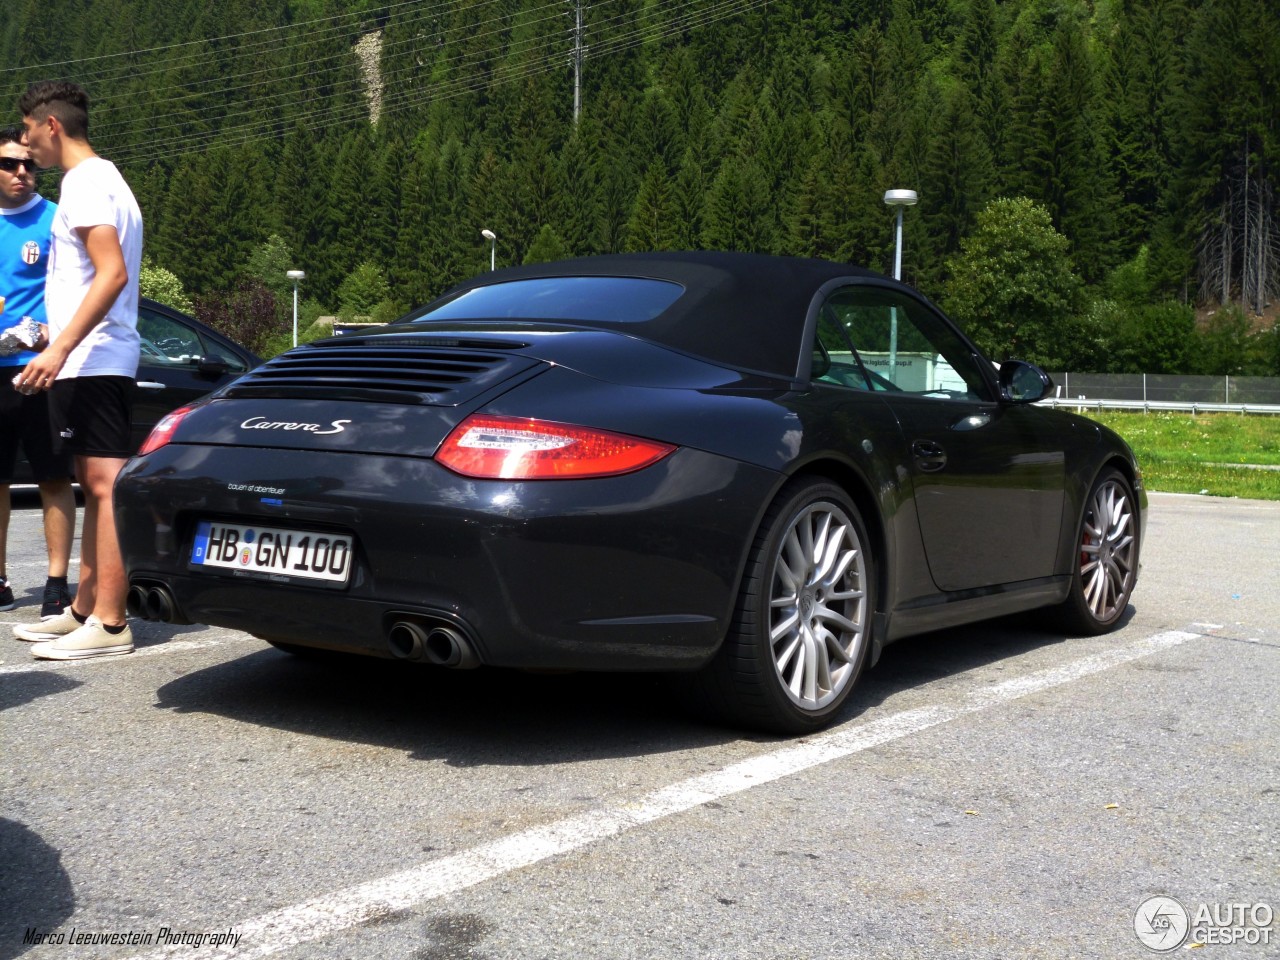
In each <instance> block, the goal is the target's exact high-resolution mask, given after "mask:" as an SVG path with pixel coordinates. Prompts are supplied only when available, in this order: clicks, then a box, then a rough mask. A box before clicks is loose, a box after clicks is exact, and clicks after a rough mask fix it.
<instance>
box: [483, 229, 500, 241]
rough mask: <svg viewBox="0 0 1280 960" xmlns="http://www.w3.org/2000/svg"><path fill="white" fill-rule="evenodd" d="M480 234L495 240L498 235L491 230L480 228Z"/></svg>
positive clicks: (487, 238)
mask: <svg viewBox="0 0 1280 960" xmlns="http://www.w3.org/2000/svg"><path fill="white" fill-rule="evenodd" d="M480 236H482V237H484V238H485V239H486V240H497V239H498V235H497V234H496V233H494V232H493V231H492V230H481V231H480Z"/></svg>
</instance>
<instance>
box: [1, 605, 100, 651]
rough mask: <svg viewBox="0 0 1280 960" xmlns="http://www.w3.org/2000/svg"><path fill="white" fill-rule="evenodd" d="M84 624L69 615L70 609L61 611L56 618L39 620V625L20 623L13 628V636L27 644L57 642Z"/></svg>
mask: <svg viewBox="0 0 1280 960" xmlns="http://www.w3.org/2000/svg"><path fill="white" fill-rule="evenodd" d="M82 626H84V624H82V623H81V622H80V621H79V620H77V619H76V618H75V617H74V616H72V615H71V608H70V607H67V609H65V610H63V611H62V613H60V614H58V615H57V616H56V617H50V618H49V619H48V620H41V621H40V622H39V623H20V624H18V625H17V626H15V627H14V628H13V635H14V636H15V637H17V638H18V639H19V640H25V641H27V642H28V643H39V642H40V641H41V640H57V639H58V638H59V637H65V636H66V635H67V634H68V633H71V632H73V631H75V630H79V629H80V628H81V627H82Z"/></svg>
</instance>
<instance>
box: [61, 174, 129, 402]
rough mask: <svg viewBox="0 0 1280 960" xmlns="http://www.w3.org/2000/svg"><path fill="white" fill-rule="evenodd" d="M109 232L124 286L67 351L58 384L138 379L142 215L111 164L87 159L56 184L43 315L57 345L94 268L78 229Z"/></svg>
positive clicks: (77, 306)
mask: <svg viewBox="0 0 1280 960" xmlns="http://www.w3.org/2000/svg"><path fill="white" fill-rule="evenodd" d="M104 224H106V225H110V226H113V227H115V228H116V235H117V236H118V237H119V238H120V249H121V251H122V252H123V253H124V264H125V269H127V270H128V271H129V282H128V283H127V284H126V285H125V288H124V289H123V290H122V291H120V295H119V296H118V297H116V302H115V303H113V304H112V305H111V309H110V310H109V311H107V315H106V317H105V318H104V319H103V320H102V322H101V323H99V324H98V325H97V326H96V327H94V328H93V330H91V331H90V332H89V335H88V336H87V337H85V338H84V339H83V340H82V341H80V343H79V345H78V346H77V347H76V348H75V349H74V350H73V351H71V355H70V356H69V357H68V358H67V362H66V365H65V366H63V368H62V371H61V372H60V373H59V374H58V379H59V380H63V379H66V378H68V377H88V376H95V377H106V376H118V377H133V376H136V375H137V372H138V271H139V270H140V269H141V267H142V212H141V211H140V210H139V209H138V202H137V201H136V200H134V198H133V191H132V190H130V189H129V185H128V184H127V183H125V181H124V177H122V176H120V171H119V170H117V169H116V167H115V164H113V163H111V162H110V161H108V160H103V159H102V158H101V157H90V158H89V159H87V160H82V161H80V163H78V164H76V165H75V166H74V167H72V168H71V169H70V170H68V171H67V172H66V174H65V175H64V176H63V178H62V194H61V197H60V198H59V200H58V212H57V214H56V215H55V216H54V219H53V236H52V242H51V244H50V247H51V249H50V253H49V275H48V277H47V278H46V279H45V298H44V299H45V309H46V311H47V313H48V315H49V339H50V340H51V341H52V340H54V339H56V338H57V336H58V334H59V333H61V332H62V331H63V330H64V329H65V328H66V326H67V325H68V324H69V323H70V322H71V319H72V317H74V316H75V312H76V310H77V309H78V308H79V307H80V303H81V301H83V300H84V297H85V294H86V293H88V292H89V286H90V284H92V283H93V276H94V269H93V261H91V260H90V259H89V253H88V251H87V250H86V249H85V245H84V241H82V240H81V239H80V235H79V234H78V233H76V228H77V227H96V226H101V225H104Z"/></svg>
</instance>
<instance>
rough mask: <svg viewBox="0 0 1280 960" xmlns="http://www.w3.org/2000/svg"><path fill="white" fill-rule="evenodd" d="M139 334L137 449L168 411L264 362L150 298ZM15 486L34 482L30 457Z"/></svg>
mask: <svg viewBox="0 0 1280 960" xmlns="http://www.w3.org/2000/svg"><path fill="white" fill-rule="evenodd" d="M138 335H139V337H140V338H141V344H140V356H139V360H138V379H137V385H138V388H137V390H136V391H135V392H134V395H133V443H134V447H135V448H136V447H140V446H141V445H142V441H143V440H145V439H146V438H147V434H149V433H150V432H151V429H152V427H154V426H155V425H156V424H157V423H158V422H159V421H160V418H161V417H163V416H164V415H165V414H167V413H168V412H169V411H170V410H174V409H176V408H177V407H181V406H183V405H184V404H188V403H191V402H193V401H194V400H197V399H199V398H200V397H202V396H204V395H205V394H206V393H209V392H211V391H213V390H217V389H218V388H219V387H221V386H224V385H226V384H228V383H230V382H231V381H232V380H234V379H235V378H236V377H238V376H240V375H241V374H242V373H245V372H246V371H248V370H250V369H252V368H253V367H256V366H257V365H258V364H260V363H261V362H262V360H261V358H259V357H258V356H257V355H256V354H254V353H253V352H252V351H250V350H246V349H245V348H244V347H242V346H240V345H239V344H238V343H236V342H235V341H233V340H230V339H228V338H227V337H224V336H223V335H222V334H220V333H218V332H217V331H215V330H213V329H212V328H210V327H209V326H207V325H205V324H203V323H201V322H200V321H199V320H196V319H195V318H194V317H189V316H187V315H186V314H185V313H182V312H181V311H179V310H175V309H173V308H172V307H168V306H166V305H164V304H163V303H157V302H156V301H155V300H148V299H147V298H146V297H143V298H142V299H141V300H139V302H138ZM14 482H15V483H17V484H23V483H30V482H31V474H30V469H29V468H28V466H27V460H26V456H25V455H24V454H22V453H21V452H19V457H18V463H17V464H16V465H15V478H14Z"/></svg>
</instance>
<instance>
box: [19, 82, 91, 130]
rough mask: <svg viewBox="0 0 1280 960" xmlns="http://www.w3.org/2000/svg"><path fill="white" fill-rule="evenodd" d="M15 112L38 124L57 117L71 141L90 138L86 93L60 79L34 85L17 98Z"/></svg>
mask: <svg viewBox="0 0 1280 960" xmlns="http://www.w3.org/2000/svg"><path fill="white" fill-rule="evenodd" d="M18 110H19V111H20V112H21V113H22V115H23V116H24V117H33V118H34V119H35V120H37V121H40V122H43V121H44V120H46V119H47V118H48V117H51V116H53V117H57V118H58V122H59V123H60V124H62V129H63V130H64V131H65V132H66V134H67V136H69V137H71V138H72V139H73V140H84V139H85V138H86V137H88V135H89V94H87V93H86V92H85V89H84V87H82V86H80V85H79V84H78V83H67V82H65V81H63V80H42V81H41V82H39V83H33V84H32V85H31V86H29V87H27V92H26V93H24V94H23V95H22V96H21V97H19V98H18Z"/></svg>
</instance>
